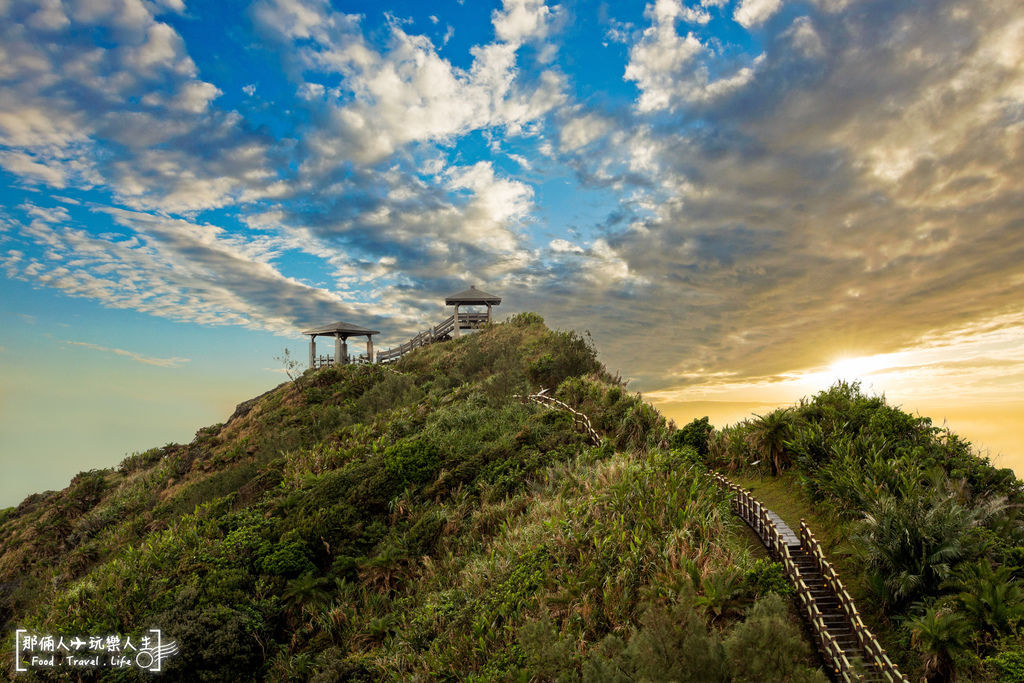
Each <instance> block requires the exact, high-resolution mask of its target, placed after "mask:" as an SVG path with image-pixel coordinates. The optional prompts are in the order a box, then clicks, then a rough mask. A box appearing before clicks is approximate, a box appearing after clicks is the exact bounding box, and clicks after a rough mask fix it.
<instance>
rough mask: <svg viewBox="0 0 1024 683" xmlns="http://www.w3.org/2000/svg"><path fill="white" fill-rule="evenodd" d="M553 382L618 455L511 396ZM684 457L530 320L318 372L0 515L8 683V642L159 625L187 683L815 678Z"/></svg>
mask: <svg viewBox="0 0 1024 683" xmlns="http://www.w3.org/2000/svg"><path fill="white" fill-rule="evenodd" d="M541 387H544V388H548V389H551V390H553V391H556V392H557V395H558V396H559V397H560V398H561V399H562V400H565V401H566V402H567V403H569V404H570V405H573V406H575V407H577V408H579V409H581V410H583V411H584V412H586V413H587V414H588V415H589V417H590V419H591V421H592V423H593V425H594V427H595V428H596V429H597V430H598V431H599V432H600V433H601V434H602V435H603V436H604V438H603V441H602V444H601V445H600V446H593V445H590V444H588V441H587V438H586V436H585V435H584V434H581V433H579V432H578V431H577V429H576V428H575V427H574V425H573V422H572V419H571V417H570V416H569V415H567V414H565V413H562V412H558V411H553V410H550V409H548V408H543V407H540V406H536V405H534V404H531V403H524V402H523V401H521V400H520V399H518V398H517V397H516V395H521V394H523V393H525V392H527V391H528V390H537V389H540V388H541ZM672 440H674V441H677V442H678V441H679V439H678V438H675V437H673V435H672V434H670V428H669V426H668V425H666V423H665V421H664V419H663V418H662V417H661V416H660V415H658V414H657V412H656V411H654V410H653V409H652V408H651V407H650V406H649V405H647V404H645V403H643V402H642V401H641V400H640V398H639V396H637V395H634V394H630V393H628V392H626V391H625V390H624V387H623V386H621V384H619V383H618V382H616V381H615V380H614V379H613V378H611V377H610V376H608V374H607V373H606V372H605V370H604V369H603V367H602V366H601V365H600V364H599V363H598V362H597V360H596V354H595V352H594V349H593V348H592V347H591V345H590V344H589V343H588V341H587V340H586V339H584V338H582V337H580V336H579V335H576V334H575V333H565V332H553V331H551V330H549V329H547V328H546V327H545V326H544V325H543V321H542V320H541V319H540V318H539V317H538V316H536V315H533V314H523V315H519V316H516V317H514V318H513V319H511V320H510V321H509V322H507V323H505V324H501V325H493V326H489V327H487V328H486V329H484V330H482V331H481V332H480V333H478V334H474V335H468V336H465V337H462V338H460V339H457V340H454V341H451V342H445V343H440V344H435V345H433V346H429V347H425V348H422V349H419V350H417V351H416V352H414V353H412V354H410V355H408V356H407V357H405V358H403V359H402V360H401V361H400V362H398V363H397V364H395V365H393V366H389V367H380V366H344V367H339V368H329V369H325V370H321V371H319V372H315V373H313V372H308V373H306V374H305V375H303V376H302V377H301V378H300V379H298V380H297V381H295V382H291V383H287V384H284V385H282V386H280V387H278V388H277V389H275V390H273V391H271V392H268V393H267V394H265V395H263V396H261V397H259V398H257V399H254V400H252V401H249V402H246V403H244V404H242V405H241V406H239V409H238V410H237V411H236V413H235V414H234V415H233V416H232V417H231V418H230V419H229V420H228V422H227V423H226V424H222V425H215V426H213V427H210V428H207V429H204V430H201V431H200V432H199V433H198V434H197V435H196V439H195V440H194V441H193V442H192V443H190V444H188V445H168V446H165V447H163V448H158V449H154V450H152V451H149V452H146V453H143V454H139V455H135V456H132V457H129V458H127V459H126V460H125V461H124V462H123V463H122V464H121V466H120V467H119V468H118V469H117V470H108V471H93V472H86V473H83V474H81V475H78V476H77V477H76V478H75V480H74V481H73V482H72V484H71V486H69V487H68V488H67V489H65V490H64V491H60V492H56V493H54V492H51V493H47V494H40V495H36V496H32V497H30V498H29V499H27V500H26V501H25V502H24V503H22V505H20V506H18V507H17V508H13V509H8V510H6V511H4V512H2V513H0V610H2V611H0V621H2V622H3V626H4V635H5V636H7V640H6V644H5V645H4V650H3V652H4V654H3V656H4V657H6V658H7V659H5V660H4V664H5V666H6V667H7V670H9V669H10V665H11V661H10V657H11V655H10V654H9V653H11V652H12V646H13V642H12V640H13V638H12V637H11V634H12V633H13V630H14V628H16V627H17V628H26V629H30V630H32V631H34V632H37V633H51V634H58V633H66V634H71V635H74V634H83V635H87V634H98V633H117V634H130V633H138V632H142V631H144V630H145V629H148V628H154V627H160V628H162V629H163V630H164V632H165V634H166V636H167V637H169V638H173V639H176V640H177V641H178V643H179V645H180V648H181V653H180V654H179V655H177V656H176V657H175V658H173V659H172V660H170V661H169V662H168V663H167V671H166V673H165V674H164V676H165V677H167V678H168V679H169V680H226V679H240V680H248V679H253V678H257V679H271V680H282V681H284V680H319V681H335V680H374V681H375V680H437V679H442V680H462V679H466V680H524V681H525V680H564V681H573V680H586V681H607V680H623V681H625V680H637V679H643V678H647V679H651V680H665V679H673V680H702V681H704V680H781V679H788V680H823V678H822V676H821V674H820V673H819V672H818V671H816V670H815V669H814V660H813V659H812V657H811V653H810V651H809V648H808V646H807V644H806V642H805V641H804V639H803V638H802V637H801V635H800V631H799V621H798V620H797V619H796V618H795V616H794V612H793V610H792V607H791V605H790V603H789V601H788V598H785V597H784V596H786V595H787V593H788V589H787V586H786V584H785V581H784V580H782V578H781V569H780V567H779V565H777V564H774V563H771V562H768V561H767V560H765V559H757V557H758V555H755V554H754V553H755V551H756V548H755V547H754V546H752V545H751V543H750V540H749V536H746V535H745V532H744V530H743V528H742V527H741V526H740V523H739V522H737V521H736V520H735V519H734V518H732V517H731V515H729V514H728V508H727V503H726V502H725V499H724V497H723V495H722V494H721V493H720V492H719V491H718V490H717V489H716V488H715V487H714V486H713V484H712V483H711V481H710V480H709V478H708V476H707V474H706V473H705V471H704V468H703V467H702V466H701V465H700V464H697V463H696V461H697V460H698V456H697V452H696V451H694V450H693V449H692V448H690V447H688V446H683V447H680V448H675V449H671V448H669V443H670V441H672ZM90 675H92V674H89V673H88V672H86V678H87V679H88V678H89V676H90ZM137 676H139V674H137V673H135V672H120V673H115V672H101V673H99V674H96V675H95V677H98V678H103V679H111V680H118V679H121V678H123V679H125V680H133V677H137ZM33 677H39V678H44V677H45V676H44V675H43V674H38V673H36V674H30V675H29V676H28V677H27V679H28V680H31V679H32V678H33Z"/></svg>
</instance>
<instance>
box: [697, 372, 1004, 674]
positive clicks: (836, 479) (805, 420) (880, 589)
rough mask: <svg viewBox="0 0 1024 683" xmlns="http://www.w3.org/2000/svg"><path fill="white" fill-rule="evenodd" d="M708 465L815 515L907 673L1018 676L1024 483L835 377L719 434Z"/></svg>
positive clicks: (785, 506) (783, 509)
mask: <svg viewBox="0 0 1024 683" xmlns="http://www.w3.org/2000/svg"><path fill="white" fill-rule="evenodd" d="M706 452H707V455H706V457H705V461H706V462H707V463H708V464H709V465H710V466H712V467H715V468H718V469H722V470H727V471H731V472H733V476H734V477H735V478H736V479H737V480H738V481H740V483H742V484H743V485H744V486H748V487H750V488H752V489H753V490H754V494H755V495H757V496H759V497H761V498H762V499H763V500H764V501H765V503H766V504H767V505H769V506H771V507H772V508H773V509H775V510H776V511H778V512H779V513H780V514H781V515H782V516H783V518H784V519H786V518H787V517H788V519H787V521H788V522H790V523H791V524H793V525H795V524H797V523H798V522H799V518H800V517H805V518H807V520H808V522H809V523H810V524H811V525H812V528H813V529H815V531H816V533H817V534H818V535H819V537H820V538H821V540H822V541H823V542H824V543H825V544H826V546H827V547H828V551H829V553H830V555H831V557H832V558H833V559H835V560H836V564H837V565H838V567H839V570H840V572H841V573H842V575H843V577H844V580H845V582H846V583H847V585H848V586H849V588H850V589H851V591H852V592H853V594H854V597H855V599H856V600H857V602H858V606H859V607H860V609H861V610H862V611H863V612H864V613H865V616H866V617H867V620H868V621H870V622H871V624H872V626H873V628H874V629H875V630H876V631H877V634H878V635H879V637H880V638H881V639H882V641H883V644H884V645H885V646H886V648H887V650H888V651H889V653H890V654H892V655H893V656H894V657H895V658H896V659H898V660H899V664H900V667H901V669H902V670H903V672H904V673H905V674H913V676H912V678H913V679H920V678H921V677H927V678H929V679H931V680H953V679H956V678H959V679H961V680H972V681H981V680H998V681H1024V640H1022V637H1021V634H1020V630H1019V627H1020V623H1021V621H1022V619H1024V584H1022V583H1021V581H1022V579H1024V519H1022V516H1021V515H1022V504H1024V487H1022V484H1021V482H1020V481H1019V480H1018V479H1017V478H1016V477H1015V476H1014V474H1013V472H1012V471H1011V470H1009V469H996V468H994V467H992V466H991V464H990V463H989V462H988V461H987V460H986V459H984V458H979V457H978V456H977V455H975V454H974V453H973V452H972V451H971V448H970V444H968V443H966V442H965V441H963V440H961V439H959V438H958V437H957V436H956V435H955V434H951V433H949V432H948V431H946V430H944V429H939V428H936V427H935V426H934V425H932V423H931V420H929V419H928V418H926V417H920V416H914V415H909V414H907V413H905V412H903V411H901V410H899V409H898V408H895V407H893V406H890V405H887V404H886V402H885V400H884V398H882V397H877V396H865V395H864V394H862V393H861V391H860V388H859V386H857V385H856V384H845V383H840V384H837V385H836V386H834V387H832V388H831V389H830V390H828V391H823V392H821V393H819V394H818V395H817V396H814V397H813V398H811V399H808V400H804V401H802V402H801V403H800V404H799V405H798V406H797V407H795V408H791V409H782V410H777V411H775V412H773V413H770V414H768V415H764V416H759V417H754V418H751V419H750V420H746V421H744V422H742V423H740V424H738V425H735V426H734V427H732V428H729V429H725V430H722V431H719V432H715V433H714V434H713V435H712V436H711V438H710V440H709V441H708V442H707V443H706Z"/></svg>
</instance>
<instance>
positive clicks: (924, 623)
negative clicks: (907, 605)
mask: <svg viewBox="0 0 1024 683" xmlns="http://www.w3.org/2000/svg"><path fill="white" fill-rule="evenodd" d="M907 625H908V626H909V627H910V633H911V639H912V642H913V644H914V645H915V646H916V647H918V648H920V650H921V653H922V655H924V671H925V675H926V676H928V679H929V680H940V681H955V680H956V667H955V665H954V662H955V660H956V656H957V655H958V654H961V653H963V652H966V651H967V650H969V649H970V644H971V626H970V624H969V623H968V622H967V620H966V619H965V618H964V617H963V616H962V615H960V614H957V613H956V612H952V611H950V610H948V609H946V608H940V607H932V608H931V609H929V610H928V611H927V612H925V613H924V614H923V615H922V616H920V617H917V618H915V619H911V620H910V621H909V622H908V623H907Z"/></svg>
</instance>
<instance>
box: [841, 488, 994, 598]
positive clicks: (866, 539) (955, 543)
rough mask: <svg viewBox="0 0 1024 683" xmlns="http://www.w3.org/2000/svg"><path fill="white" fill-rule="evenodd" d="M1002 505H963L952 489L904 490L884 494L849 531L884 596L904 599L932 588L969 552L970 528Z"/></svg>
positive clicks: (992, 503) (920, 594)
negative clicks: (851, 532) (895, 493)
mask: <svg viewBox="0 0 1024 683" xmlns="http://www.w3.org/2000/svg"><path fill="white" fill-rule="evenodd" d="M1003 508H1005V501H1002V500H1001V499H999V500H992V501H989V502H988V503H986V504H985V505H981V506H978V507H973V508H968V507H965V506H963V505H961V504H960V503H959V501H958V499H957V497H956V494H955V493H953V492H950V491H943V492H939V491H935V490H934V488H933V489H924V488H916V489H915V490H911V491H905V492H904V495H903V497H902V498H896V497H894V496H892V495H888V494H883V495H880V496H879V497H878V498H877V499H876V500H875V502H874V505H873V508H872V509H871V510H870V511H868V512H867V514H865V517H864V519H863V520H862V521H861V523H860V525H859V529H858V530H857V531H856V532H855V533H854V536H853V541H854V547H855V549H856V550H857V551H858V552H859V553H860V555H861V556H862V558H863V559H864V560H865V562H866V564H867V566H868V569H869V572H870V573H871V574H872V575H873V577H874V579H875V581H874V582H873V583H874V584H875V585H876V586H880V587H881V588H882V590H883V593H882V598H883V600H884V601H885V602H886V603H888V604H891V605H892V604H896V605H899V604H907V603H909V602H911V601H913V600H914V599H915V598H918V597H920V596H922V595H927V594H929V593H935V592H936V591H937V589H938V588H939V586H940V585H941V584H942V583H943V582H944V581H946V580H947V579H948V578H949V577H950V574H951V572H952V567H953V565H954V564H955V563H956V562H957V561H958V560H960V559H961V558H963V557H964V556H965V555H967V554H968V552H969V551H970V549H971V530H972V529H973V528H974V527H976V526H978V525H979V524H981V523H982V522H984V521H985V520H986V519H988V518H989V517H990V516H992V515H993V514H995V513H996V512H997V511H999V510H1001V509H1003Z"/></svg>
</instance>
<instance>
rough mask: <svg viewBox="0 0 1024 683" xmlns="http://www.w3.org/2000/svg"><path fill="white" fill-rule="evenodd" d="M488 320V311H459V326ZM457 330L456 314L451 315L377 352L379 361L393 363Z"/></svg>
mask: <svg viewBox="0 0 1024 683" xmlns="http://www.w3.org/2000/svg"><path fill="white" fill-rule="evenodd" d="M486 322H487V314H486V313H459V327H460V328H466V327H476V326H477V325H482V324H484V323H486ZM454 331H455V316H454V315H450V316H448V317H447V318H445V319H444V320H442V321H441V322H440V323H438V324H437V325H434V326H433V327H430V328H427V329H426V330H423V331H422V332H420V333H419V334H417V335H416V336H415V337H413V338H412V339H410V340H409V341H407V342H405V343H404V344H402V345H401V346H396V347H394V348H390V349H387V350H386V351H378V352H377V362H378V363H393V362H395V361H396V360H398V359H399V358H401V357H402V356H404V355H405V354H407V353H409V352H410V351H412V350H413V349H415V348H419V347H420V346H426V345H427V344H433V343H434V342H436V341H440V340H441V339H445V338H447V337H448V336H449V335H450V334H451V333H452V332H454Z"/></svg>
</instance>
